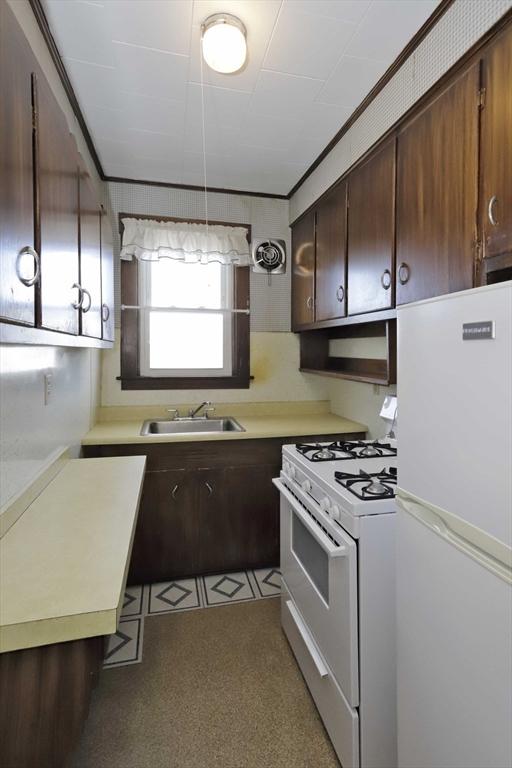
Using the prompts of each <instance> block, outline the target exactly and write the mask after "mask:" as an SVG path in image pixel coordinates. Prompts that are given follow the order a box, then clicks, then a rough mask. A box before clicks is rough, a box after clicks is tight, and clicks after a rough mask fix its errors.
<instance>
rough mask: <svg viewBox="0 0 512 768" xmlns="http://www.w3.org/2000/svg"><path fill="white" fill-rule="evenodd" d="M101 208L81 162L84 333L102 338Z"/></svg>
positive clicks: (81, 271) (81, 268)
mask: <svg viewBox="0 0 512 768" xmlns="http://www.w3.org/2000/svg"><path fill="white" fill-rule="evenodd" d="M100 219H101V208H100V204H99V202H98V196H97V194H96V190H95V188H94V186H93V184H92V180H91V177H90V175H89V173H88V171H87V170H86V169H85V165H84V164H83V162H81V165H80V285H81V288H82V292H83V301H82V307H81V323H82V325H81V333H82V336H92V337H93V338H95V339H101V239H100Z"/></svg>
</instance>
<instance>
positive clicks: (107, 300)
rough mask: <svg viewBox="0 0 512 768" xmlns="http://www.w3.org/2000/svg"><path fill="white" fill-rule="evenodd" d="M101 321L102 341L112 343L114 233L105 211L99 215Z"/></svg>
mask: <svg viewBox="0 0 512 768" xmlns="http://www.w3.org/2000/svg"><path fill="white" fill-rule="evenodd" d="M101 320H102V325H103V336H102V337H103V339H104V340H105V341H114V233H113V231H112V226H111V223H110V220H109V218H108V216H107V214H106V212H105V211H102V214H101Z"/></svg>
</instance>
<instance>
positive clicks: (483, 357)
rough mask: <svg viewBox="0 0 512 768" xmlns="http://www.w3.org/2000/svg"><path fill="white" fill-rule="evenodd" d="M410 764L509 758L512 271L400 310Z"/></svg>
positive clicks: (404, 684) (466, 767)
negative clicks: (506, 278)
mask: <svg viewBox="0 0 512 768" xmlns="http://www.w3.org/2000/svg"><path fill="white" fill-rule="evenodd" d="M398 384H399V386H398V404H399V407H398V410H399V422H400V429H399V432H398V458H399V462H398V491H397V675H398V680H397V683H398V765H399V768H510V767H511V766H512V282H506V283H500V284H496V285H492V286H485V287H483V288H478V289H474V290H470V291H463V292H460V293H455V294H450V295H448V296H441V297H437V298H435V299H431V300H427V301H422V302H418V303H416V304H410V305H407V306H404V307H401V308H400V309H399V310H398Z"/></svg>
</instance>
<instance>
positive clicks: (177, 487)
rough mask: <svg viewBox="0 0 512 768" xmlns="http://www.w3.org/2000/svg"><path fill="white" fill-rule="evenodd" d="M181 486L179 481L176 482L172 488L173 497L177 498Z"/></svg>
mask: <svg viewBox="0 0 512 768" xmlns="http://www.w3.org/2000/svg"><path fill="white" fill-rule="evenodd" d="M179 487H180V486H179V484H178V483H176V485H175V486H174V488H173V489H172V491H171V496H172V498H173V499H175V498H176V494H177V493H178V490H179Z"/></svg>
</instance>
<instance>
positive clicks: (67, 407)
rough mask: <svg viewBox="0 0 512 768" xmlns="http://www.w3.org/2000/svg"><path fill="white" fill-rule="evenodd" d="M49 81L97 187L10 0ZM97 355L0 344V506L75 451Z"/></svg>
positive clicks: (96, 375)
mask: <svg viewBox="0 0 512 768" xmlns="http://www.w3.org/2000/svg"><path fill="white" fill-rule="evenodd" d="M9 4H10V5H11V7H12V9H13V11H14V13H15V15H16V16H17V18H18V21H19V22H20V24H21V26H22V28H23V30H24V32H25V35H26V36H27V39H28V40H29V43H30V45H31V47H32V48H33V50H34V52H35V54H36V57H37V58H38V60H39V63H40V65H41V68H42V69H43V71H44V73H45V76H46V78H47V79H48V82H49V83H50V86H51V88H52V90H53V91H54V93H55V96H56V98H57V100H58V102H59V104H60V106H61V108H62V109H63V111H64V113H65V115H66V118H67V120H68V125H69V128H70V131H71V132H72V133H73V134H74V135H75V138H76V140H77V144H78V147H79V150H80V152H81V154H82V156H83V158H84V160H85V162H86V164H87V166H88V168H89V170H90V172H91V176H92V178H93V181H94V183H95V184H96V185H97V188H98V191H99V193H100V194H101V195H103V185H102V184H101V182H100V181H99V178H98V176H97V174H96V171H95V169H94V165H93V163H92V161H91V158H90V156H89V153H88V151H87V147H86V145H85V142H84V140H83V137H82V135H81V133H80V130H79V128H78V124H77V122H76V119H75V116H74V114H73V112H72V110H71V107H70V105H69V103H68V101H67V97H66V95H65V92H64V89H63V87H62V84H61V82H60V79H59V77H58V74H57V71H56V70H55V67H54V65H53V62H52V60H51V58H50V55H49V53H48V50H47V47H46V43H45V42H44V40H43V37H42V35H41V33H40V31H39V28H38V26H37V23H36V20H35V17H34V15H33V13H32V10H31V9H30V5H29V3H28V0H9ZM46 371H50V372H51V373H52V374H53V384H54V393H53V394H54V397H53V400H52V401H51V402H50V403H49V404H48V405H47V406H45V405H44V387H43V376H44V373H45V372H46ZM99 383H100V354H99V351H97V350H88V349H65V348H60V347H32V346H16V345H9V344H7V345H3V346H1V347H0V442H1V448H0V505H2V504H4V503H5V502H6V501H8V500H9V499H11V498H12V497H13V496H15V495H17V494H18V493H19V492H20V491H21V490H23V489H24V488H25V487H26V486H27V485H28V484H29V483H30V482H32V480H34V479H35V477H36V476H37V475H38V474H39V473H40V472H41V470H42V469H43V467H44V466H45V464H46V463H47V462H48V461H49V460H50V459H51V457H52V455H53V454H54V453H55V451H56V450H58V449H59V448H60V447H68V446H69V447H71V449H72V452H73V453H74V454H75V455H78V451H79V444H80V440H81V437H82V436H83V435H84V434H85V432H87V431H88V430H89V428H90V426H91V422H92V421H93V420H94V419H93V414H94V412H95V410H96V407H97V406H98V405H99V388H100V387H99Z"/></svg>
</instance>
